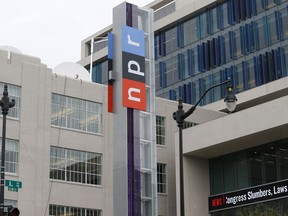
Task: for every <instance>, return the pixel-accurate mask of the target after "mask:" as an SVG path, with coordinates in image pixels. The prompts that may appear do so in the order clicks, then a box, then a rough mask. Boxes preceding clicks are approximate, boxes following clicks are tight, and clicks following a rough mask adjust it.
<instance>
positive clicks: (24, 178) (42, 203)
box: [0, 51, 113, 216]
mask: <svg viewBox="0 0 288 216" xmlns="http://www.w3.org/2000/svg"><path fill="white" fill-rule="evenodd" d="M7 56H8V55H7V52H4V51H0V75H1V76H0V81H1V82H5V83H8V86H9V84H13V85H18V86H21V105H20V107H21V116H20V119H11V118H8V119H7V134H6V137H7V138H10V139H15V140H19V173H18V175H11V174H7V175H6V179H10V180H17V181H21V182H22V186H23V188H21V189H19V191H18V192H11V191H8V190H7V188H5V199H11V200H17V202H18V207H19V209H20V210H21V215H31V216H33V215H35V216H36V215H45V211H46V215H48V213H49V204H57V205H67V206H74V207H83V208H91V209H95V208H98V209H102V210H103V212H105V214H103V215H104V216H105V215H112V212H113V210H112V208H111V205H112V201H113V199H112V189H113V185H112V178H111V176H112V162H111V158H110V156H111V157H112V145H111V140H110V138H109V137H110V132H111V129H110V127H109V125H111V119H110V118H111V116H110V115H109V114H108V113H107V88H106V87H104V86H102V85H97V84H92V83H89V82H84V81H82V80H73V79H71V78H67V79H66V78H65V77H64V76H59V75H55V74H52V70H51V69H49V68H47V67H46V66H45V65H43V64H42V63H41V61H40V59H38V58H34V57H30V56H25V55H20V54H14V53H11V58H10V59H8V58H7ZM65 80H66V81H65ZM2 91H3V90H0V92H2ZM8 92H9V89H8ZM52 92H53V93H57V94H62V95H67V96H71V97H76V98H81V99H85V100H90V101H95V102H100V103H103V134H102V135H95V134H87V133H82V132H77V131H73V130H69V129H59V128H57V127H53V126H51V124H50V122H51V93H52ZM1 94H2V93H1ZM0 130H1V131H2V124H0ZM51 145H53V146H59V147H64V148H71V149H77V150H82V151H89V152H97V153H102V154H103V167H102V185H101V186H93V185H92V186H90V185H81V184H77V183H68V182H61V181H56V180H54V181H53V182H52V181H50V179H49V171H50V146H51Z"/></svg>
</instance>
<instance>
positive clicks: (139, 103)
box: [122, 79, 146, 111]
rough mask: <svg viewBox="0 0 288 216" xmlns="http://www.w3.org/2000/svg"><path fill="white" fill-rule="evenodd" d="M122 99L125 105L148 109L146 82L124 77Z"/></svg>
mask: <svg viewBox="0 0 288 216" xmlns="http://www.w3.org/2000/svg"><path fill="white" fill-rule="evenodd" d="M122 99H123V101H122V104H123V106H125V107H129V108H134V109H139V110H144V111H146V86H145V83H142V82H137V81H133V80H128V79H122Z"/></svg>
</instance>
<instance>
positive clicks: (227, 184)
mask: <svg viewBox="0 0 288 216" xmlns="http://www.w3.org/2000/svg"><path fill="white" fill-rule="evenodd" d="M209 168H210V194H211V195H215V194H221V193H225V192H229V191H235V190H239V189H243V188H248V187H253V186H257V185H263V184H266V183H271V182H275V181H280V180H284V179H288V173H287V169H288V139H285V140H280V141H277V142H273V143H269V144H265V145H262V146H259V147H255V148H251V149H247V150H244V151H240V152H236V153H232V154H228V155H224V156H221V157H217V158H214V159H211V160H209ZM281 202H282V201H281ZM281 202H279V203H281ZM283 202H284V201H283ZM287 202H288V201H287V200H286V201H285V203H286V204H285V205H286V206H287ZM282 207H283V206H282ZM282 207H281V208H282ZM253 208H256V207H255V206H254V207H253ZM249 209H250V208H248V209H247V211H250V210H251V209H250V210H249ZM231 211H232V210H231ZM245 211H246V210H245ZM285 211H287V208H286V210H285ZM227 212H230V211H227ZM233 212H235V211H233ZM243 212H244V210H243ZM286 213H287V212H286ZM212 215H219V214H216V213H215V214H212ZM221 215H226V214H221ZM227 215H241V214H234V213H233V214H227ZM242 215H245V214H242ZM252 215H253V214H252ZM276 215H278V214H276ZM279 215H285V214H279Z"/></svg>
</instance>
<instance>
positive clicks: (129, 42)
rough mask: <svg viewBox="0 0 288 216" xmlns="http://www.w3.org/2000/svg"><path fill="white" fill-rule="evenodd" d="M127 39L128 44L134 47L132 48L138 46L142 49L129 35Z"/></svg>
mask: <svg viewBox="0 0 288 216" xmlns="http://www.w3.org/2000/svg"><path fill="white" fill-rule="evenodd" d="M127 39H128V44H130V45H132V46H137V47H140V43H137V42H135V41H132V40H131V36H130V35H129V34H128V35H127Z"/></svg>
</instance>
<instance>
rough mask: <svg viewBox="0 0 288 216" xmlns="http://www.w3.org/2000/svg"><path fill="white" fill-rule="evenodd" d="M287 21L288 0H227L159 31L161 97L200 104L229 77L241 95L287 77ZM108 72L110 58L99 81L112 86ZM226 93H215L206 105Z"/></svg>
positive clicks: (99, 68) (97, 69)
mask: <svg viewBox="0 0 288 216" xmlns="http://www.w3.org/2000/svg"><path fill="white" fill-rule="evenodd" d="M287 22H288V1H287V0H226V1H217V2H216V3H215V4H214V5H211V6H209V7H207V8H205V10H201V11H199V13H197V12H196V13H193V14H191V17H189V18H187V19H186V20H184V21H177V22H175V23H171V25H169V28H167V29H165V28H163V29H161V30H159V31H157V32H155V38H154V45H155V52H154V53H155V76H156V77H155V78H156V96H157V97H161V98H166V99H170V100H177V99H178V98H179V97H181V98H182V99H183V102H185V103H190V104H195V103H196V102H197V101H198V99H199V98H200V97H201V96H202V95H203V93H204V92H205V91H206V89H208V88H209V87H210V86H212V85H215V84H218V83H220V82H223V81H225V80H226V79H227V78H228V77H230V78H231V79H232V81H233V85H234V89H235V93H240V92H243V91H246V90H249V89H252V88H255V87H257V86H261V85H263V84H266V83H269V82H272V81H274V80H277V79H281V78H283V77H286V76H287V75H288V74H287V67H288V65H287V64H288V25H287ZM86 69H87V70H88V71H89V70H90V66H89V65H88V66H87V67H86ZM107 71H108V61H107V59H101V60H100V61H98V62H94V64H93V69H92V79H93V82H96V83H103V84H107V83H108V73H107ZM225 93H226V91H225V86H223V87H219V88H216V89H213V90H211V91H210V92H209V93H208V94H207V95H206V97H205V98H204V100H203V101H201V103H200V105H205V104H208V103H211V102H214V101H217V100H220V99H222V98H224V96H225Z"/></svg>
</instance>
